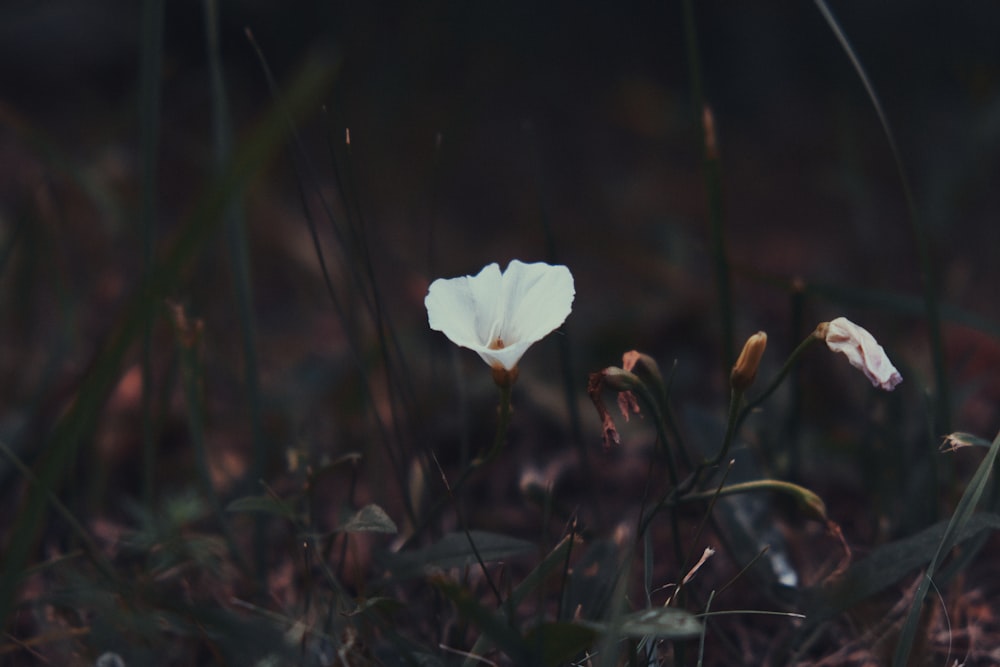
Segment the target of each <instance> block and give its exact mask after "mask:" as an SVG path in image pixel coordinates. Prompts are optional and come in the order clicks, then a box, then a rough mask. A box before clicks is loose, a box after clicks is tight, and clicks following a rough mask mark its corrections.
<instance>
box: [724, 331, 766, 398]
mask: <svg viewBox="0 0 1000 667" xmlns="http://www.w3.org/2000/svg"><path fill="white" fill-rule="evenodd" d="M766 348H767V334H766V333H764V332H763V331H758V332H757V333H755V334H754V335H752V336H750V338H747V342H746V343H745V344H744V345H743V351H742V352H740V357H739V359H737V360H736V363H735V364H734V365H733V370H732V373H730V374H729V384H730V386H732V388H733V389H735V390H736V391H739V392H743V391H746V390H747V388H749V387H750V385H752V384H753V381H754V378H756V377H757V369H758V368H760V359H761V357H763V356H764V350H765V349H766Z"/></svg>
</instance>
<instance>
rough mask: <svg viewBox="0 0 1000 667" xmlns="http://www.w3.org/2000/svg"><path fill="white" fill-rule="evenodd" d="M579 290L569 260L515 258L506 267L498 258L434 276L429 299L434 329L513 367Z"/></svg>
mask: <svg viewBox="0 0 1000 667" xmlns="http://www.w3.org/2000/svg"><path fill="white" fill-rule="evenodd" d="M575 293H576V292H575V289H574V287H573V274H571V273H570V271H569V269H568V268H566V267H565V266H552V265H550V264H546V263H544V262H537V263H534V264H525V263H524V262H520V261H518V260H516V259H515V260H514V261H512V262H511V263H510V264H509V265H507V270H506V271H504V272H503V273H500V267H499V266H498V265H497V264H495V263H494V264H490V265H488V266H486V267H484V268H483V270H482V271H480V272H479V273H478V274H477V275H475V276H462V277H460V278H449V279H445V278H439V279H437V280H435V281H434V282H433V283H431V286H430V289H429V290H428V292H427V297H426V298H425V299H424V305H425V306H427V319H428V321H429V323H430V327H431V329H434V330H435V331H440V332H441V333H443V334H444V335H445V336H447V337H448V339H449V340H451V342H453V343H455V344H456V345H460V346H461V347H467V348H469V349H470V350H474V351H475V352H476V353H477V354H478V355H479V356H480V357H482V359H483V361H485V362H486V363H487V364H489V365H490V366H491V367H492V368H493V369H494V370H497V369H502V370H505V371H512V370H514V369H516V368H517V362H518V361H520V359H521V356H522V355H523V354H524V353H525V351H526V350H527V349H528V348H529V347H531V345H532V343H535V342H537V341H539V340H541V339H542V338H544V337H545V336H547V335H548V334H549V333H551V332H552V331H553V330H555V329H556V328H558V327H559V326H560V325H561V324H562V323H563V322H564V321H565V320H566V317H567V316H568V315H569V313H570V310H571V309H572V307H573V296H574V295H575Z"/></svg>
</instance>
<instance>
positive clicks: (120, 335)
mask: <svg viewBox="0 0 1000 667" xmlns="http://www.w3.org/2000/svg"><path fill="white" fill-rule="evenodd" d="M329 75H330V68H329V65H328V64H327V63H326V62H325V61H322V60H308V61H306V62H305V63H304V65H303V67H302V69H301V70H300V72H299V74H298V75H297V76H296V78H295V80H294V81H293V83H292V86H291V87H290V88H289V92H288V95H287V98H286V104H287V106H288V107H289V108H291V109H294V110H297V111H301V110H302V109H303V108H304V106H305V105H306V104H311V102H312V101H313V100H314V99H315V96H316V94H317V92H318V91H319V90H321V89H322V88H323V87H324V86H326V85H327V83H328V81H329V78H330V76H329ZM285 114H287V111H286V110H285V108H281V109H278V108H272V109H270V110H269V113H268V114H267V116H266V117H265V118H264V119H263V120H262V121H261V123H260V124H259V125H258V127H257V128H256V130H255V132H254V134H253V135H252V140H251V141H248V142H246V143H245V144H244V145H243V146H242V147H241V149H240V150H239V151H237V152H236V153H235V154H234V155H233V158H232V159H231V160H230V161H229V163H228V166H227V168H226V169H225V170H224V171H223V172H222V174H221V175H220V176H219V177H218V178H217V179H215V180H214V181H213V182H212V184H211V185H210V186H209V187H208V188H207V189H206V192H205V194H204V196H203V197H202V198H201V200H200V201H199V203H198V205H197V207H196V208H195V210H194V212H193V213H192V215H191V217H190V218H189V220H188V221H187V222H186V223H185V224H184V225H183V227H182V228H181V229H180V230H179V232H178V235H177V237H176V239H175V240H174V242H173V243H172V244H171V245H170V247H169V249H168V251H167V252H166V254H165V256H164V258H163V259H162V261H161V262H160V263H158V264H157V265H156V266H155V267H154V269H153V270H152V271H151V272H150V274H149V276H148V277H146V278H145V279H144V280H143V282H142V284H141V285H140V286H139V288H138V289H137V291H136V294H135V296H134V297H133V298H132V299H131V301H130V302H129V304H128V306H127V307H126V308H125V309H124V310H123V311H122V314H121V315H120V317H119V320H118V322H117V324H116V325H115V326H114V328H113V329H112V332H111V334H110V335H109V336H108V338H107V340H106V343H105V344H104V346H103V347H102V349H101V351H100V352H99V353H98V355H97V357H96V359H95V361H94V363H93V365H92V367H91V370H90V372H89V373H88V374H87V375H86V376H85V377H84V378H83V379H82V380H81V384H80V390H79V392H78V393H77V396H76V400H75V401H74V402H73V403H72V405H71V406H70V407H69V409H68V410H67V411H66V412H65V413H63V415H62V416H61V417H60V419H59V420H58V421H57V422H56V424H55V426H54V427H53V430H52V432H51V434H50V435H49V436H48V438H47V439H46V441H45V443H44V445H43V446H42V447H41V450H42V451H43V452H45V454H44V455H43V456H42V458H41V460H40V462H39V464H38V467H37V470H36V472H35V475H36V477H37V479H38V480H39V484H38V485H37V486H36V487H34V488H32V489H31V490H29V492H28V494H27V497H26V498H25V500H24V502H23V504H22V505H21V506H20V508H19V511H18V512H17V515H16V516H17V518H16V519H15V521H14V525H13V527H12V529H11V531H10V533H9V538H10V539H9V542H8V545H9V546H8V548H7V550H6V552H5V553H4V554H3V555H2V556H0V572H3V573H4V576H2V577H0V625H2V624H3V622H5V621H6V620H7V618H8V617H9V614H10V613H11V611H12V610H13V606H14V599H15V597H16V593H17V590H18V587H19V575H20V573H22V572H23V571H24V567H25V565H26V564H27V562H28V559H29V557H30V555H31V553H32V551H33V550H34V547H35V544H36V539H37V535H38V533H39V531H40V529H41V527H42V526H44V525H45V521H44V514H45V506H46V503H47V498H46V495H45V493H44V492H43V491H41V489H55V488H57V487H58V485H59V483H60V482H61V481H62V480H63V478H64V476H65V474H66V472H67V469H68V466H69V464H70V462H71V461H73V460H74V458H75V456H76V452H77V450H78V448H79V445H80V443H81V442H82V441H83V440H84V439H85V437H86V436H87V434H88V433H90V432H91V431H92V430H93V427H94V425H95V423H96V421H97V417H98V414H99V412H100V410H101V408H102V407H103V405H104V403H105V401H106V399H107V397H108V395H109V393H110V391H111V389H112V388H113V387H114V385H115V383H116V382H117V380H118V377H119V373H120V369H121V365H122V361H123V359H124V357H125V355H126V353H127V352H128V350H129V349H131V348H132V346H133V344H134V343H135V342H136V341H137V340H138V339H139V338H140V337H141V334H142V328H143V326H144V323H145V321H146V319H147V318H149V317H151V316H152V310H153V309H154V307H155V306H156V304H158V303H159V302H160V301H161V300H162V299H163V298H165V297H166V296H168V294H169V293H170V291H171V290H172V289H173V286H174V285H175V284H176V280H177V276H178V274H179V273H180V272H181V270H182V269H183V268H184V267H185V266H186V265H187V263H188V262H189V261H190V260H191V259H192V258H193V257H194V256H195V254H196V253H197V252H198V250H200V249H201V247H202V246H203V244H204V243H205V242H206V241H207V240H208V239H209V238H211V236H212V234H213V233H214V232H215V231H216V229H217V226H218V224H219V221H221V220H222V218H223V215H224V212H225V209H226V206H227V204H228V202H229V201H231V198H232V197H233V196H234V194H235V193H237V192H239V191H240V190H242V188H243V187H244V186H245V185H246V183H247V182H248V181H249V179H250V178H251V177H252V176H253V175H255V174H256V173H257V170H258V169H259V168H260V166H261V165H262V164H264V163H266V162H267V161H269V160H271V159H272V158H273V156H274V155H275V153H276V152H277V150H278V148H279V147H280V146H281V145H282V143H283V142H284V141H285V139H286V134H285V130H286V128H287V124H286V123H285V117H286V116H285Z"/></svg>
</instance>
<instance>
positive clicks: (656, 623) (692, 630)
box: [584, 607, 701, 639]
mask: <svg viewBox="0 0 1000 667" xmlns="http://www.w3.org/2000/svg"><path fill="white" fill-rule="evenodd" d="M584 625H586V626H587V627H590V628H593V629H595V630H597V631H598V632H608V631H609V629H610V626H609V625H608V624H605V623H592V622H584ZM617 635H618V636H619V637H630V638H633V639H641V638H643V637H654V638H656V639H697V638H698V637H700V636H701V621H699V620H698V617H696V616H695V615H694V614H692V613H691V612H689V611H685V610H683V609H676V608H674V607H655V608H653V609H643V610H642V611H637V612H633V613H631V614H626V615H625V616H622V617H621V619H620V620H619V623H618V627H617Z"/></svg>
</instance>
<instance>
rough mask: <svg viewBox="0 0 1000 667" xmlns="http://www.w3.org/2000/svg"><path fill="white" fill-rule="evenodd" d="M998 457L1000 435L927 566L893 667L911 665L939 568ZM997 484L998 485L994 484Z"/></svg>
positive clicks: (967, 517)
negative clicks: (925, 607)
mask: <svg viewBox="0 0 1000 667" xmlns="http://www.w3.org/2000/svg"><path fill="white" fill-rule="evenodd" d="M998 454H1000V433H997V435H996V437H995V438H994V439H993V442H992V444H991V445H990V448H989V451H987V453H986V456H985V457H984V458H983V460H982V461H981V462H980V464H979V467H978V468H976V472H975V473H974V474H973V475H972V478H971V479H970V480H969V484H968V486H966V488H965V492H964V493H963V494H962V498H961V499H960V500H959V501H958V505H957V506H956V507H955V512H954V513H953V514H952V516H951V520H950V521H949V522H948V526H947V527H946V528H945V531H944V535H942V536H941V542H940V543H939V544H938V548H937V550H936V551H935V552H934V557H933V558H932V559H931V562H930V565H928V566H927V571H926V572H925V573H924V575H923V577H922V578H921V581H920V585H919V586H918V587H917V592H916V593H915V594H914V596H913V603H912V604H911V605H910V611H909V613H908V614H907V616H906V621H905V622H904V623H903V628H902V630H901V631H900V633H899V643H898V644H897V645H896V651H895V653H894V654H893V658H892V664H893V667H906V664H907V662H908V661H909V658H910V652H911V650H912V649H913V642H914V640H915V639H916V636H917V631H918V626H919V624H920V612H921V609H922V608H923V604H924V599H925V598H926V597H927V594H928V593H929V592H930V588H931V586H932V585H933V583H934V575H935V574H936V573H937V568H938V565H939V564H940V563H941V561H942V560H943V559H944V557H945V556H947V555H948V552H950V551H951V549H952V548H953V547H954V546H955V545H956V544H957V543H958V541H959V536H960V535H961V533H962V531H963V530H964V528H965V526H966V525H967V524H968V523H969V520H970V519H971V518H972V516H973V513H974V512H975V510H976V506H977V505H978V504H979V500H980V498H981V497H982V495H983V492H984V491H985V490H986V485H987V482H988V481H989V478H990V473H992V472H993V468H994V466H995V465H996V464H997V461H998ZM995 483H996V481H995V480H994V484H995Z"/></svg>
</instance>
